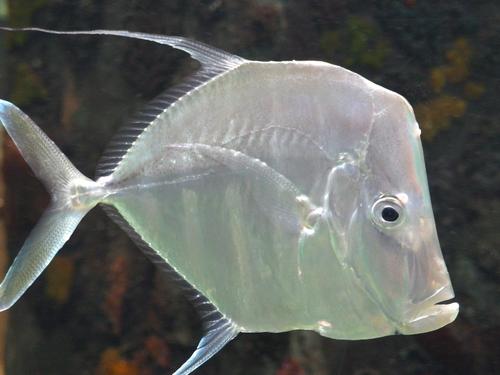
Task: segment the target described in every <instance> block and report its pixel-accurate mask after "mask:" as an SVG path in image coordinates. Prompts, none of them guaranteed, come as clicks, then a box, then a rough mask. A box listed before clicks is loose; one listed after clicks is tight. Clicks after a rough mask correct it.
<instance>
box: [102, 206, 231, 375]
mask: <svg viewBox="0 0 500 375" xmlns="http://www.w3.org/2000/svg"><path fill="white" fill-rule="evenodd" d="M102 207H103V208H104V211H105V212H106V213H107V214H108V216H109V217H110V218H111V219H112V220H113V221H114V222H115V223H117V224H118V225H119V226H120V227H121V228H122V229H123V230H124V231H125V232H126V233H127V234H128V235H129V237H130V238H131V239H132V241H134V243H135V244H136V245H137V246H138V247H139V248H140V249H141V250H142V251H143V252H144V254H145V255H146V256H147V257H148V258H149V259H150V260H151V261H152V262H153V263H154V264H156V265H157V266H158V267H159V268H160V269H161V270H162V271H164V272H165V273H167V275H168V276H169V277H170V278H171V279H172V280H174V281H175V282H176V283H177V284H178V285H179V286H180V287H181V288H182V290H183V292H184V293H185V295H186V297H187V298H188V299H189V300H190V301H191V302H192V303H193V305H194V307H195V308H196V309H197V311H198V313H199V314H200V317H201V320H202V324H203V330H204V336H203V338H202V339H201V340H200V343H199V344H198V346H197V348H196V350H195V351H194V352H193V354H192V355H191V357H189V358H188V360H187V361H186V362H184V363H183V364H182V366H181V367H180V368H179V369H178V370H177V371H176V372H174V374H173V375H188V374H190V373H191V372H192V371H194V370H196V369H197V368H198V367H200V366H201V365H202V364H203V363H205V362H206V361H208V360H209V359H210V358H212V357H213V356H214V355H215V354H217V352H219V350H221V349H222V348H223V347H224V345H226V344H227V343H228V342H229V341H231V340H232V339H234V338H235V337H236V336H237V335H238V333H239V329H238V326H237V325H236V324H234V323H233V322H232V321H231V320H230V319H228V318H227V317H226V316H224V315H223V314H222V313H221V312H220V311H219V310H218V309H217V307H215V306H214V305H213V304H212V303H211V302H210V301H209V300H208V299H207V298H206V297H205V296H204V295H203V294H202V293H200V292H199V291H198V290H197V289H195V288H194V287H193V286H192V285H191V284H190V283H189V282H187V281H186V280H185V279H184V278H183V277H182V276H181V275H179V274H178V273H177V271H176V270H175V269H174V268H173V267H171V266H170V265H169V264H168V263H167V262H166V261H165V259H163V258H162V257H161V256H160V255H159V254H158V252H156V251H155V250H154V249H152V248H151V247H150V246H149V245H148V244H147V243H146V242H145V241H144V240H143V239H142V237H141V236H140V235H139V234H138V233H137V232H136V231H135V230H134V228H133V227H132V226H131V225H130V224H129V223H128V222H127V220H125V219H124V218H123V216H122V215H121V214H120V213H119V212H118V210H117V209H116V208H114V207H113V206H109V205H102Z"/></svg>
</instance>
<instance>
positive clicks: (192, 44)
mask: <svg viewBox="0 0 500 375" xmlns="http://www.w3.org/2000/svg"><path fill="white" fill-rule="evenodd" d="M0 30H5V31H39V32H42V33H48V34H63V35H111V36H120V37H125V38H132V39H141V40H147V41H150V42H155V43H159V44H166V45H169V46H171V47H173V48H177V49H180V50H182V51H185V52H187V53H189V54H190V55H191V57H192V58H193V59H195V60H198V61H199V62H200V63H201V65H202V66H203V67H204V68H207V67H219V68H222V67H224V68H234V67H236V66H238V65H240V64H241V63H243V62H245V61H246V60H245V59H243V58H241V57H239V56H236V55H233V54H230V53H228V52H225V51H223V50H221V49H218V48H215V47H212V46H209V45H208V44H205V43H201V42H197V41H195V40H191V39H189V38H185V37H182V36H165V35H158V34H147V33H140V32H132V31H126V30H81V31H60V30H49V29H43V28H39V27H23V28H11V27H0Z"/></svg>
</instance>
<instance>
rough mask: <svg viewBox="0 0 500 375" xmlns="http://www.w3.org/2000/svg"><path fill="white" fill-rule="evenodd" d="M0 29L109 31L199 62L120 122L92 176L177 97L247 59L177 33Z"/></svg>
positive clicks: (118, 157) (105, 170) (112, 164)
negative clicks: (196, 67) (192, 70)
mask: <svg viewBox="0 0 500 375" xmlns="http://www.w3.org/2000/svg"><path fill="white" fill-rule="evenodd" d="M0 30H6V31H39V32H44V33H49V34H62V35H111V36H120V37H125V38H133V39H141V40H146V41H151V42H155V43H160V44H166V45H169V46H171V47H173V48H177V49H179V50H182V51H185V52H187V53H189V54H190V55H191V57H192V58H193V59H195V60H197V61H199V62H200V64H201V69H200V70H199V71H197V72H196V73H194V74H193V75H192V76H190V77H189V78H187V79H185V80H184V81H183V82H182V83H180V84H179V85H177V86H174V87H172V88H170V89H167V90H166V91H165V92H164V93H163V94H161V95H159V96H158V97H156V98H155V99H153V100H152V101H151V102H150V103H149V104H147V105H146V107H145V108H144V109H143V110H142V111H140V112H139V113H138V114H137V115H136V116H134V117H133V118H132V120H131V121H130V122H129V124H128V125H126V126H124V127H123V128H122V129H121V130H120V131H118V133H117V134H115V136H114V137H113V138H112V140H111V142H110V143H109V145H108V147H107V148H106V150H105V151H104V153H103V154H102V156H101V159H100V160H99V163H98V164H97V167H96V178H99V177H104V176H108V175H110V174H111V173H113V171H114V170H115V169H116V167H117V166H118V165H119V164H120V162H121V161H122V159H123V157H124V156H125V154H126V153H127V151H128V150H129V148H130V147H131V146H132V144H133V142H134V141H135V140H136V139H137V138H138V137H139V135H140V134H141V133H142V132H143V131H144V129H145V128H146V127H147V126H149V125H150V124H151V122H152V121H153V120H154V119H156V118H157V117H158V116H160V115H161V114H162V113H163V112H165V111H166V110H167V109H168V108H169V107H170V106H171V105H172V104H173V103H175V102H176V101H177V100H178V99H179V98H181V97H182V96H184V95H186V94H188V93H189V92H191V91H193V90H195V89H196V88H198V87H200V86H201V85H203V84H205V83H207V82H208V81H210V80H211V79H213V78H215V77H216V76H218V75H220V74H223V73H225V72H227V71H229V70H232V69H234V68H236V67H238V66H239V65H241V64H242V63H244V62H245V61H247V60H245V59H243V58H241V57H239V56H236V55H233V54H230V53H228V52H225V51H223V50H221V49H218V48H215V47H211V46H209V45H207V44H204V43H201V42H197V41H194V40H191V39H188V38H184V37H180V36H164V35H157V34H146V33H139V32H130V31H125V30H83V31H58V30H49V29H42V28H38V27H25V28H19V29H17V28H8V27H0Z"/></svg>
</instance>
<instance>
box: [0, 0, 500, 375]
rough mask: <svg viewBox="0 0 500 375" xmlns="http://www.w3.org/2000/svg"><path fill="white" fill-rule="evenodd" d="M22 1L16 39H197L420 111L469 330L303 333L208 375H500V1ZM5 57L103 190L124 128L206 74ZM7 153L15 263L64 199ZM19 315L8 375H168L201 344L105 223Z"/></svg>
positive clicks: (9, 149) (121, 63) (27, 47)
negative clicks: (374, 86)
mask: <svg viewBox="0 0 500 375" xmlns="http://www.w3.org/2000/svg"><path fill="white" fill-rule="evenodd" d="M4 3H5V2H4V1H2V0H0V4H4ZM7 3H8V6H7V10H8V13H7V14H6V15H4V16H3V17H4V18H3V20H2V21H1V22H3V24H5V25H10V26H42V27H47V28H53V29H91V28H108V29H127V30H137V31H144V32H151V33H161V34H170V35H184V36H190V37H192V38H195V39H198V40H201V41H205V42H207V43H209V44H212V45H215V46H217V47H220V48H223V49H226V50H228V51H231V52H233V53H236V54H239V55H242V56H243V57H247V58H253V59H259V60H271V59H272V60H285V59H297V60H299V59H308V60H312V59H317V60H324V61H329V62H332V63H336V64H339V65H342V66H345V67H347V68H349V69H351V70H354V71H356V72H358V73H360V74H362V75H364V76H365V77H367V78H368V79H370V80H372V81H374V82H376V83H378V84H381V85H382V86H385V87H387V88H390V89H392V90H394V91H397V92H399V93H401V94H403V95H404V96H405V97H406V98H408V100H409V101H410V102H411V103H412V105H413V106H414V108H415V110H416V113H417V119H418V120H419V122H420V125H421V127H422V130H423V141H424V149H425V156H426V161H427V169H428V178H429V183H430V188H431V193H432V198H433V204H434V210H435V214H436V220H437V226H438V231H439V235H440V240H441V245H442V248H443V253H444V256H445V258H446V262H447V264H448V269H449V271H450V274H451V278H452V282H453V285H454V287H455V292H456V295H457V297H456V300H457V301H458V302H459V303H460V304H461V311H460V315H459V317H458V319H457V320H456V322H454V323H453V324H451V325H449V326H447V327H445V328H443V329H441V330H439V331H436V332H433V333H429V334H423V335H417V336H397V337H387V338H382V339H377V340H368V341H354V342H348V341H336V340H329V339H326V338H322V337H319V336H318V335H316V334H314V333H303V332H294V333H284V334H258V335H257V334H255V335H253V334H247V335H240V336H239V338H237V339H236V340H234V341H233V342H231V343H230V344H229V345H228V346H227V347H226V348H225V349H224V350H223V351H222V352H221V353H220V354H219V355H217V356H216V357H215V358H214V359H212V360H211V361H209V362H208V363H207V364H206V365H205V366H203V367H202V368H201V369H200V370H199V371H198V372H196V373H197V374H207V375H208V374H232V375H239V374H248V375H253V374H263V375H267V374H276V375H306V374H309V375H326V374H332V375H333V374H335V375H341V374H343V375H347V374H353V375H378V374H408V375H441V374H464V375H466V374H497V373H499V372H500V370H499V368H500V348H499V340H500V325H499V321H500V307H499V306H500V284H499V281H500V252H499V251H500V236H499V234H498V233H499V230H500V220H499V216H500V196H499V195H500V194H499V187H500V124H499V122H500V115H499V107H500V99H499V98H500V92H499V89H498V87H499V86H500V68H499V65H500V53H499V51H500V3H498V2H497V1H493V0H490V1H474V2H472V1H466V0H464V1H460V2H459V1H440V2H435V1H422V0H392V1H389V0H385V1H384V0H382V1H362V0H355V1H342V0H338V1H337V0H288V1H286V0H282V1H277V0H274V1H273V0H259V1H257V0H254V1H250V0H242V1H230V0H226V1H224V0H213V1H212V0H210V1H209V0H204V1H194V0H172V1H150V0H144V1H130V0H128V1H126V0H113V1H95V0H80V1H74V0H72V1H60V0H35V1H34V0H11V1H8V2H7ZM0 9H1V6H0ZM0 46H1V47H0V97H1V98H4V99H7V100H10V101H12V102H14V103H16V104H17V105H18V106H19V107H21V108H22V109H23V110H24V111H25V112H27V113H28V114H29V115H30V116H31V117H32V118H33V119H34V120H35V121H36V122H37V123H38V124H39V125H40V126H41V127H42V128H43V129H44V130H45V131H46V132H47V134H48V135H49V136H50V137H51V138H52V139H53V140H54V141H55V142H56V143H57V144H58V145H59V146H60V147H61V148H62V150H63V151H64V152H65V153H66V154H67V155H68V156H69V157H70V159H71V160H72V161H73V162H74V163H75V165H76V166H77V167H78V168H79V169H80V170H82V171H83V172H84V173H85V174H87V175H89V176H92V175H93V170H94V168H95V165H96V163H97V160H98V158H99V156H100V154H101V153H102V151H103V149H104V148H105V146H106V143H107V142H108V141H109V139H110V137H111V136H112V134H113V133H114V132H115V130H116V129H117V128H119V127H120V126H121V125H122V124H124V123H125V122H126V119H127V118H128V117H129V116H130V115H131V114H133V113H134V112H135V111H136V110H138V109H139V108H140V107H141V105H143V104H144V103H145V102H147V101H148V100H149V99H151V98H153V97H154V96H155V95H157V94H159V93H160V92H161V91H162V90H163V89H165V88H166V87H167V86H169V85H171V84H173V83H175V82H178V81H179V80H180V79H181V78H182V77H184V76H186V75H187V74H189V73H190V72H191V71H192V70H193V69H194V68H195V67H196V65H195V64H194V63H192V62H191V61H190V60H189V59H188V58H187V57H186V55H184V54H182V53H180V52H178V51H174V50H173V49H170V48H168V47H165V46H160V45H155V44H152V43H147V42H139V41H134V40H124V39H118V38H110V37H69V36H65V37H62V36H50V35H42V34H36V33H30V34H16V35H12V34H9V35H7V34H6V33H0ZM2 149H3V156H4V166H3V174H4V180H5V198H4V200H3V208H2V211H1V217H2V218H3V219H2V221H1V222H0V225H3V226H5V227H6V230H7V234H8V236H7V240H8V242H7V243H8V251H9V254H10V256H11V257H12V256H14V255H15V253H16V252H17V251H18V249H19V248H20V246H21V244H22V242H23V240H24V239H25V238H26V236H27V234H28V232H29V230H30V228H31V227H32V226H33V225H34V223H35V222H36V220H37V218H38V217H39V215H40V214H41V212H42V211H43V208H44V207H45V205H46V204H47V196H46V195H45V193H44V191H43V188H42V186H41V185H40V184H39V183H38V182H37V181H36V180H35V179H34V177H33V176H32V173H31V172H30V171H29V169H28V167H27V166H26V165H25V164H24V162H23V161H22V159H21V158H20V156H19V155H18V154H17V152H16V151H15V149H14V148H13V146H12V144H11V143H10V141H9V140H7V139H4V142H3V147H2ZM8 314H9V321H8V333H7V339H6V342H7V349H6V361H5V362H6V363H5V366H6V374H8V375H26V374H56V375H63V374H74V375H80V374H98V375H136V374H144V375H145V374H148V375H149V374H151V375H153V374H169V373H171V372H172V371H173V370H174V369H175V368H177V367H178V366H179V365H180V364H181V363H182V362H183V361H184V360H185V359H186V358H187V357H188V355H189V354H190V353H191V351H192V350H193V348H194V346H195V345H196V343H197V341H198V339H199V338H200V334H201V333H200V330H199V328H200V327H199V324H198V320H197V316H196V313H195V312H194V311H193V310H192V308H191V307H190V306H189V304H188V303H187V302H186V301H185V300H184V299H183V297H182V295H181V293H180V292H179V290H178V289H177V288H176V287H175V286H174V285H172V284H171V283H169V282H168V280H166V279H165V278H164V277H163V275H161V274H160V273H159V272H158V271H157V270H155V268H154V267H153V266H152V265H151V264H150V263H149V262H148V261H147V260H146V259H145V258H144V256H143V255H142V254H141V253H140V252H139V251H138V250H137V249H136V248H135V247H134V245H133V244H132V243H131V242H130V241H129V240H128V239H127V238H126V236H125V235H124V234H123V233H122V232H121V231H120V230H119V229H118V228H117V227H116V226H115V225H114V224H113V223H112V222H111V221H110V220H109V219H107V218H106V217H105V215H104V214H103V213H102V212H101V211H100V210H99V209H96V210H93V211H92V212H91V213H90V214H89V215H88V216H87V217H86V218H85V219H84V221H83V222H82V224H81V225H80V227H79V228H78V230H77V231H76V232H75V234H74V235H73V236H72V238H71V240H70V241H69V242H68V244H67V245H66V246H65V248H64V249H63V250H62V251H61V252H60V255H58V256H57V257H56V259H55V260H54V262H53V263H52V265H51V266H50V267H49V269H48V270H47V271H46V272H45V273H44V274H43V276H42V277H41V278H40V279H39V280H38V281H37V282H36V283H35V284H34V285H33V286H32V287H31V288H30V289H29V290H28V292H27V293H26V294H25V295H24V297H23V298H22V299H21V300H20V301H19V302H18V303H17V304H16V305H15V306H14V307H13V308H12V309H11V310H10V312H9V313H8Z"/></svg>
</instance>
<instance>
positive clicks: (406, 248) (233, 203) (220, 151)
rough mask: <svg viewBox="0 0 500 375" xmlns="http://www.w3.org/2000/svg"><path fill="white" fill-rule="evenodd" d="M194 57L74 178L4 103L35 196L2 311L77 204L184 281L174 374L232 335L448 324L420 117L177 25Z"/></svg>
mask: <svg viewBox="0 0 500 375" xmlns="http://www.w3.org/2000/svg"><path fill="white" fill-rule="evenodd" d="M24 30H37V31H43V32H49V33H56V34H97V35H115V36H122V37H129V38H136V39H143V40H148V41H153V42H156V43H160V44H166V45H169V46H172V47H174V48H177V49H180V50H183V51H186V52H187V53H189V54H190V55H191V56H192V58H194V59H196V60H198V61H199V62H200V64H201V69H200V70H199V71H198V72H197V73H196V74H195V75H194V76H193V77H191V78H189V79H188V80H186V81H185V82H184V83H182V84H181V85H179V86H177V87H175V88H174V89H171V90H169V91H167V92H166V93H164V94H162V95H160V96H159V97H158V98H157V99H155V100H153V101H152V102H151V103H150V104H149V105H148V106H147V107H146V108H145V109H144V111H143V112H142V113H141V114H140V115H139V116H138V117H137V118H136V119H135V120H134V121H132V123H131V125H130V126H129V127H127V128H125V130H123V131H122V132H121V133H119V134H118V135H117V136H116V138H115V139H114V140H113V141H112V142H111V145H110V146H109V148H108V149H107V150H106V152H105V153H104V156H103V158H102V160H101V162H100V163H99V165H98V167H97V176H96V179H95V180H92V179H89V178H87V177H85V176H84V175H82V174H81V173H80V172H79V171H78V170H76V168H75V167H74V166H73V165H72V164H71V162H70V161H69V160H68V159H67V158H66V157H65V156H64V155H63V154H62V153H61V151H60V150H59V149H58V148H57V146H56V145H55V144H54V143H53V142H52V141H51V140H50V139H49V138H48V137H47V136H46V135H45V134H44V133H43V131H42V130H40V128H39V127H38V126H37V125H36V124H35V123H34V122H33V121H31V120H30V118H29V117H28V116H27V115H26V114H24V113H23V112H22V111H21V110H20V109H18V108H17V107H16V106H15V105H14V104H12V103H9V102H7V101H3V100H2V101H0V122H1V123H2V124H3V126H4V127H5V129H6V130H7V132H8V133H9V135H10V136H11V137H12V139H13V140H14V142H15V144H16V145H17V147H18V148H19V150H20V152H21V154H22V155H23V157H24V158H25V159H26V161H27V162H28V163H29V165H30V166H31V168H32V169H33V172H34V173H35V174H36V176H37V177H38V178H39V179H40V180H41V181H42V182H43V183H44V185H45V187H46V188H47V190H48V191H49V192H50V194H51V196H52V201H51V203H50V206H49V207H48V208H47V210H46V211H45V213H44V215H43V216H42V218H41V219H40V221H39V222H38V224H37V225H36V227H35V228H34V229H33V231H32V232H31V234H30V235H29V237H28V239H27V240H26V242H25V243H24V245H23V247H22V249H21V251H20V252H19V254H18V256H17V257H16V258H15V260H14V262H13V264H12V266H11V267H10V269H9V271H8V273H7V275H6V277H5V279H4V280H3V282H2V283H1V285H0V308H1V309H2V310H5V309H7V308H9V307H10V306H12V304H13V303H14V302H15V301H16V300H17V299H18V298H19V297H20V296H21V295H22V294H23V293H24V291H25V290H26V289H27V288H28V287H29V286H30V285H31V284H32V283H33V281H34V280H35V279H36V278H37V277H38V275H39V274H40V273H41V272H42V271H43V270H44V268H45V267H46V266H47V264H48V263H49V262H50V261H51V259H52V258H53V257H54V255H55V254H56V253H57V251H58V250H59V249H60V248H61V247H62V246H63V245H64V243H65V242H66V241H67V240H68V238H69V237H70V236H71V234H72V233H73V231H74V230H75V228H76V226H77V225H78V223H79V222H80V220H81V219H82V218H83V217H84V216H85V214H86V213H87V212H88V211H89V210H90V209H92V208H93V207H94V206H96V205H98V204H100V205H102V206H103V207H104V208H105V210H106V212H107V213H108V214H109V215H110V216H111V218H112V219H114V220H115V221H116V222H118V223H119V224H120V226H121V227H122V228H123V229H124V230H125V231H126V232H127V233H128V234H129V235H130V237H131V238H132V239H133V240H134V241H135V242H136V243H137V245H138V246H139V247H140V248H141V249H142V250H143V251H144V252H145V253H146V254H147V255H148V256H149V257H150V258H151V259H152V260H153V261H154V262H155V263H157V264H159V265H160V267H162V268H163V269H165V270H166V271H167V272H169V273H170V274H172V275H173V276H174V278H175V279H177V280H178V281H179V282H180V283H182V284H183V285H184V287H185V290H186V292H187V293H188V295H189V297H190V299H191V300H192V302H193V303H194V304H195V305H196V306H197V307H198V309H199V310H200V312H201V317H202V319H203V324H204V328H205V336H204V337H203V338H202V340H201V342H200V343H199V345H198V347H197V349H196V350H195V352H194V353H193V355H192V356H191V357H190V358H189V359H188V360H187V361H186V362H185V363H184V364H183V365H182V366H181V367H180V368H179V369H178V370H177V371H176V372H175V375H186V374H189V373H191V372H192V371H193V370H194V369H196V368H197V367H199V366H200V365H201V364H203V363H204V362H205V361H207V360H208V359H209V358H210V357H211V356H213V355H214V354H215V353H217V352H218V351H219V350H220V349H221V348H222V347H223V346H224V345H225V344H226V343H227V342H228V341H230V340H231V339H233V338H234V337H236V335H237V334H238V333H240V332H264V331H265V332H282V331H289V330H296V329H308V330H314V331H317V332H319V333H320V334H321V335H323V336H326V337H330V338H340V339H367V338H373V337H380V336H386V335H391V334H395V333H402V334H414V333H421V332H427V331H431V330H435V329H438V328H440V327H442V326H444V325H446V324H448V323H450V322H452V321H453V320H454V319H455V318H456V316H457V314H458V309H459V305H458V304H457V303H449V304H442V303H441V302H443V301H446V300H449V299H451V298H453V297H454V293H453V289H452V286H451V282H450V279H449V276H448V271H447V269H446V265H445V263H444V260H443V257H442V254H441V249H440V246H439V242H438V238H437V234H436V228H435V223H434V217H433V213H432V207H431V201H430V197H429V191H428V186H427V179H426V173H425V166H424V158H423V154H422V147H421V143H420V130H419V127H418V124H417V121H416V120H415V116H414V113H413V110H412V108H411V106H410V105H409V104H408V102H407V101H406V100H405V99H404V98H403V97H402V96H400V95H398V94H396V93H394V92H392V91H390V90H387V89H385V88H383V87H381V86H379V85H376V84H374V83H373V82H370V81H369V80H367V79H365V78H363V77H361V76H360V75H358V74H356V73H353V72H351V71H349V70H346V69H344V68H341V67H339V66H336V65H332V64H328V63H325V62H319V61H284V62H259V61H250V60H246V59H243V58H241V57H238V56H235V55H232V54H229V53H227V52H224V51H221V50H218V49H215V48H213V47H210V46H208V45H205V44H202V43H199V42H195V41H192V40H189V39H186V38H183V37H169V36H162V35H151V34H143V33H135V32H128V31H109V30H93V31H76V32H58V31H51V30H43V29H34V28H33V29H24Z"/></svg>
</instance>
